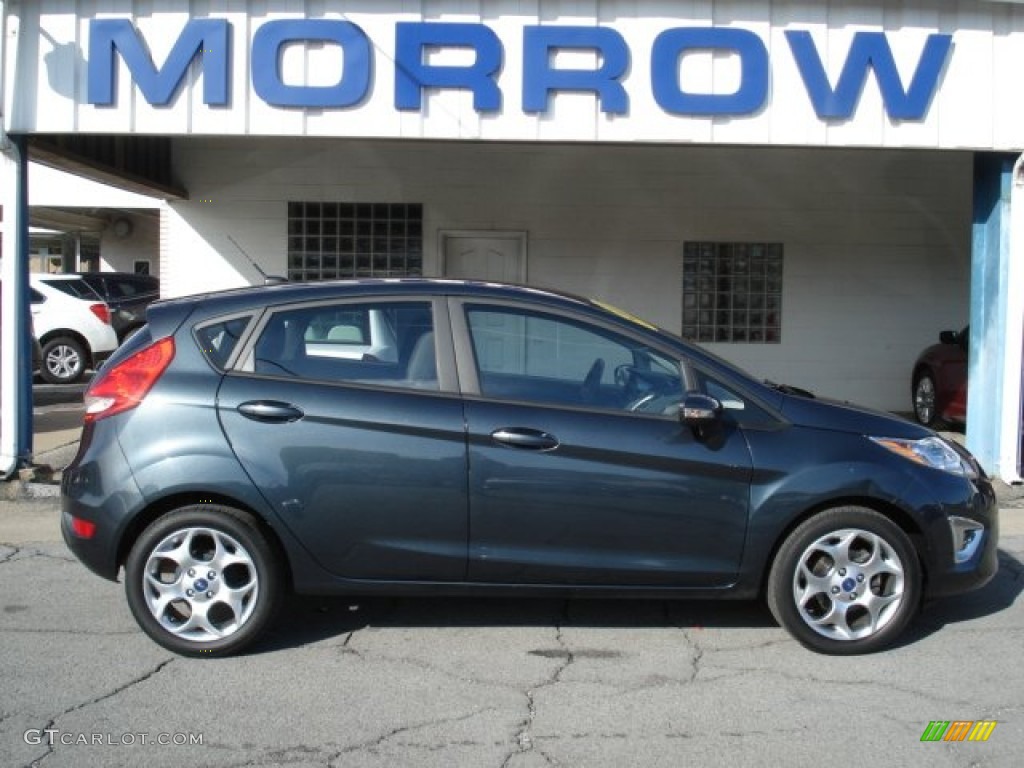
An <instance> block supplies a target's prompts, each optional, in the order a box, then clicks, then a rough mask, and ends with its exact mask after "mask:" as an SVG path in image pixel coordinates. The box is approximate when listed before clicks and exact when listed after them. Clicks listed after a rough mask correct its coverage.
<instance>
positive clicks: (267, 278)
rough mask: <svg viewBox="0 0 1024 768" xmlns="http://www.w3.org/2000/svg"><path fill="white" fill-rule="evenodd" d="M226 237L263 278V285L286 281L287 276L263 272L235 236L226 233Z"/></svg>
mask: <svg viewBox="0 0 1024 768" xmlns="http://www.w3.org/2000/svg"><path fill="white" fill-rule="evenodd" d="M227 238H228V240H230V241H231V244H232V245H233V246H235V248H237V249H238V252H239V253H241V254H242V255H243V256H245V260H246V261H248V262H249V263H250V264H252V268H253V269H255V270H256V271H257V272H259V273H260V277H262V278H263V284H264V285H277V284H279V283H287V282H288V278H287V277H281V276H280V275H268V274H267V273H266V272H264V271H263V270H262V269H261V268H260V265H259V264H257V263H256V262H255V261H253V258H252V256H250V255H249V254H248V253H246V252H245V249H244V248H242V246H240V245H239V244H238V241H237V240H235V238H233V237H232V236H231V235H228V236H227Z"/></svg>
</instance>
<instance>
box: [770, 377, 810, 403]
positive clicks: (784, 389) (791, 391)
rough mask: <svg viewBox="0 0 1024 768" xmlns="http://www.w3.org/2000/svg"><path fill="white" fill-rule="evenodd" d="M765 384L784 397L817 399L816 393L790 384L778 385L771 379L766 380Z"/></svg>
mask: <svg viewBox="0 0 1024 768" xmlns="http://www.w3.org/2000/svg"><path fill="white" fill-rule="evenodd" d="M764 383H765V384H766V385H767V386H769V387H771V388H772V389H774V390H775V391H777V392H781V393H782V394H784V395H796V396H797V397H806V398H808V399H810V400H814V399H816V398H815V397H814V393H813V392H810V391H808V390H806V389H801V388H800V387H794V386H791V385H789V384H776V383H775V382H774V381H772V380H771V379H765V380H764Z"/></svg>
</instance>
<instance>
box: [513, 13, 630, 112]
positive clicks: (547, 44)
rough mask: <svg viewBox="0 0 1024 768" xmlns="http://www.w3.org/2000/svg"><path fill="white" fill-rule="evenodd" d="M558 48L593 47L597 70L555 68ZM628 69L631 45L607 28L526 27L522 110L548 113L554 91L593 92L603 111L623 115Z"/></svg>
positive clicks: (626, 103) (583, 48)
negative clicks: (625, 79)
mask: <svg viewBox="0 0 1024 768" xmlns="http://www.w3.org/2000/svg"><path fill="white" fill-rule="evenodd" d="M559 48H575V49H582V50H593V51H596V52H597V53H598V54H599V57H598V59H599V61H600V64H599V65H598V68H597V69H553V68H552V67H551V52H552V51H553V50H557V49H559ZM628 69H629V48H628V46H627V45H626V41H625V40H623V39H622V35H620V34H619V33H618V32H616V31H615V30H614V29H609V28H608V27H562V26H551V27H527V28H526V29H525V30H524V31H523V109H524V110H525V111H526V112H547V109H548V94H549V93H551V92H552V91H593V92H595V93H596V94H597V95H598V99H599V104H600V107H601V111H602V112H611V113H612V114H616V115H624V114H626V112H627V111H629V97H628V96H627V95H626V89H625V88H624V87H623V85H622V82H621V79H622V78H623V77H624V76H625V74H626V70H628Z"/></svg>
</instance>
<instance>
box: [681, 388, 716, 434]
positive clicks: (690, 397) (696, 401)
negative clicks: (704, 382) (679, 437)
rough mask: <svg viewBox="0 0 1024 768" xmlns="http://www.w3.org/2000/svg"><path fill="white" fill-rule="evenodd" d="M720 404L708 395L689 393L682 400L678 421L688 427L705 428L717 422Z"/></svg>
mask: <svg viewBox="0 0 1024 768" xmlns="http://www.w3.org/2000/svg"><path fill="white" fill-rule="evenodd" d="M721 413H722V404H721V403H720V402H718V400H716V399H715V398H713V397H711V396H710V395H702V394H700V393H697V392H690V393H688V394H687V395H686V397H685V398H683V406H682V408H680V409H679V420H680V421H681V422H682V423H683V424H686V425H687V426H689V427H698V428H699V427H705V426H707V425H708V424H711V423H712V422H714V421H717V420H718V417H719V415H720V414H721Z"/></svg>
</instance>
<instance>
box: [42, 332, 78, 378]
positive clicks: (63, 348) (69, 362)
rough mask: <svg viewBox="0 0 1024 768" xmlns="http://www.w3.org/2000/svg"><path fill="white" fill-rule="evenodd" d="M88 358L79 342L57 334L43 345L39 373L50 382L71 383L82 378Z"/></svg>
mask: <svg viewBox="0 0 1024 768" xmlns="http://www.w3.org/2000/svg"><path fill="white" fill-rule="evenodd" d="M88 359H89V355H88V353H87V352H86V350H85V347H83V346H82V344H81V342H79V341H76V340H75V339H73V338H71V337H70V336H58V337H57V338H54V339H50V340H49V341H48V342H46V344H44V345H43V361H42V365H41V366H40V368H39V374H40V375H41V376H42V377H43V379H44V380H45V381H47V382H49V383H50V384H73V383H74V382H76V381H78V380H79V379H81V378H82V375H83V374H84V373H85V366H86V361H87V360H88Z"/></svg>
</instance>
